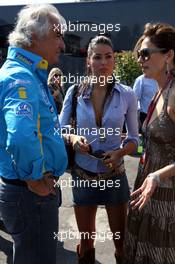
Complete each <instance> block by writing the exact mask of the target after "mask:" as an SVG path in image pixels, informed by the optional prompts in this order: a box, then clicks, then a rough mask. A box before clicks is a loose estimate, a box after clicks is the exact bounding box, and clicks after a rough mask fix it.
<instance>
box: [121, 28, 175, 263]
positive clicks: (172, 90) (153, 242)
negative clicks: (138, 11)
mask: <svg viewBox="0 0 175 264" xmlns="http://www.w3.org/2000/svg"><path fill="white" fill-rule="evenodd" d="M135 49H136V50H137V54H138V62H139V63H140V66H141V68H142V71H143V73H144V75H145V77H148V78H154V79H155V80H156V81H157V82H158V85H159V90H158V92H157V93H156V95H155V97H154V98H153V100H152V102H151V105H150V107H149V110H148V116H147V118H146V120H145V122H144V124H143V131H144V136H145V146H146V148H145V156H144V162H143V164H140V166H139V171H138V175H137V179H136V182H135V187H134V190H135V191H134V192H133V193H132V196H131V197H132V200H131V203H130V210H129V216H128V221H127V232H126V236H125V243H124V248H125V257H124V264H165V263H166V264H174V263H175V80H174V79H175V77H174V74H173V73H174V68H175V28H174V27H172V26H170V25H167V24H163V23H157V24H146V25H145V31H144V33H143V35H142V37H141V38H140V39H139V41H138V42H137V44H136V48H135ZM142 161H143V157H142Z"/></svg>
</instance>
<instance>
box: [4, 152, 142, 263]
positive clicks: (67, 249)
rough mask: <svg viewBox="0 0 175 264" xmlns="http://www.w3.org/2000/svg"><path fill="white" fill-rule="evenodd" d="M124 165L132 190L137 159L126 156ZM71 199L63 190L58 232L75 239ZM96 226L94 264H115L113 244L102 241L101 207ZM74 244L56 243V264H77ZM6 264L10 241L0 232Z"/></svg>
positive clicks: (104, 218) (9, 260) (104, 228)
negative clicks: (96, 236)
mask: <svg viewBox="0 0 175 264" xmlns="http://www.w3.org/2000/svg"><path fill="white" fill-rule="evenodd" d="M125 164H126V170H127V175H128V180H129V184H130V187H131V188H132V187H133V183H134V179H135V176H136V172H137V166H138V158H133V157H130V156H127V157H126V159H125ZM63 177H64V179H66V180H68V179H69V177H70V175H69V174H67V173H65V175H64V176H63ZM71 197H72V194H71V188H64V189H63V203H62V206H61V208H60V232H62V234H64V236H66V232H67V231H68V230H69V232H71V233H72V234H74V237H75V234H76V235H77V234H78V233H77V225H76V221H75V217H74V213H73V207H72V202H71V200H72V198H71ZM96 226H97V233H98V234H99V237H98V239H97V241H96V264H100V263H101V264H109V263H110V264H115V260H114V253H113V252H114V247H113V242H112V241H111V240H110V239H109V238H108V239H105V241H103V238H104V234H105V235H106V234H107V232H108V231H109V226H108V222H107V216H106V212H105V209H104V208H103V207H99V208H98V212H97V219H96ZM102 241H103V242H102ZM76 244H78V239H75V238H74V239H63V241H62V242H60V241H58V261H57V263H58V264H73V263H77V256H76V253H75V248H76ZM6 263H7V264H12V240H11V238H10V236H9V235H7V234H6V233H4V232H2V231H0V264H6ZM31 264H32V261H31ZM48 264H49V263H48Z"/></svg>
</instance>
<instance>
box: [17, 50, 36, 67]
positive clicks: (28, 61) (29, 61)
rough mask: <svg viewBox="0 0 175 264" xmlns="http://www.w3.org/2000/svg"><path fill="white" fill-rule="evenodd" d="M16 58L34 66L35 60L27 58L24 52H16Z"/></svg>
mask: <svg viewBox="0 0 175 264" xmlns="http://www.w3.org/2000/svg"><path fill="white" fill-rule="evenodd" d="M15 58H16V59H18V60H20V61H22V62H24V63H25V64H27V65H29V66H32V64H33V61H32V60H30V59H29V58H27V57H26V56H24V55H23V54H21V53H18V52H17V53H16V56H15Z"/></svg>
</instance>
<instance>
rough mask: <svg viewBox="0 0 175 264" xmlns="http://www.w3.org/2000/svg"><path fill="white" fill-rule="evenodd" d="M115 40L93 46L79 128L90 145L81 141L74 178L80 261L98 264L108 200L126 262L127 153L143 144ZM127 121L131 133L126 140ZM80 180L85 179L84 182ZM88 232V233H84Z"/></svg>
mask: <svg viewBox="0 0 175 264" xmlns="http://www.w3.org/2000/svg"><path fill="white" fill-rule="evenodd" d="M114 66H115V57H114V51H113V45H112V43H111V40H110V39H109V38H107V37H105V36H97V37H95V38H93V39H92V40H91V41H90V43H89V46H88V57H87V69H88V76H87V77H88V78H87V80H86V81H85V82H83V83H81V84H80V86H79V93H78V97H77V111H76V113H77V115H76V118H77V133H78V134H82V132H81V131H84V132H83V136H85V137H86V138H87V142H89V144H87V143H84V142H83V141H82V142H81V144H79V143H77V145H76V155H75V163H76V164H75V167H74V169H73V170H72V179H73V181H74V187H73V199H74V204H75V206H74V210H75V216H76V220H77V225H78V229H79V232H80V234H81V240H80V244H79V245H78V246H77V253H78V257H79V262H78V263H80V264H85V263H88V264H94V263H95V249H94V238H95V235H96V229H95V218H96V212H97V207H98V205H105V207H106V211H107V214H108V220H109V226H110V229H111V235H112V237H113V241H114V245H115V258H116V263H117V264H121V263H122V254H123V237H124V231H125V220H126V214H127V203H128V200H129V187H128V181H127V177H126V173H125V168H124V161H123V158H124V156H125V155H127V154H129V153H132V152H133V151H134V150H135V149H136V148H137V144H138V123H137V99H136V96H135V94H134V92H133V91H132V89H131V88H130V87H128V86H124V85H122V84H119V83H117V82H116V80H115V78H114V76H113V75H112V74H113V69H114ZM73 92H74V86H72V87H70V89H69V90H68V91H67V94H66V96H65V100H64V103H63V108H62V111H61V114H60V124H61V126H62V127H64V126H66V125H69V124H70V121H71V120H70V119H71V113H72V109H71V106H72V96H73ZM124 120H126V125H127V135H126V138H125V139H124V141H123V142H122V141H121V132H122V128H123V123H124ZM80 182H81V184H80ZM84 234H86V235H85V236H84Z"/></svg>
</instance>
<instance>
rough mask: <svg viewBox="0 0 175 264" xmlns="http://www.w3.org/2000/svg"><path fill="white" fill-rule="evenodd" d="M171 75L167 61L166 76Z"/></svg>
mask: <svg viewBox="0 0 175 264" xmlns="http://www.w3.org/2000/svg"><path fill="white" fill-rule="evenodd" d="M169 73H170V68H169V64H168V62H167V61H166V74H169Z"/></svg>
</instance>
